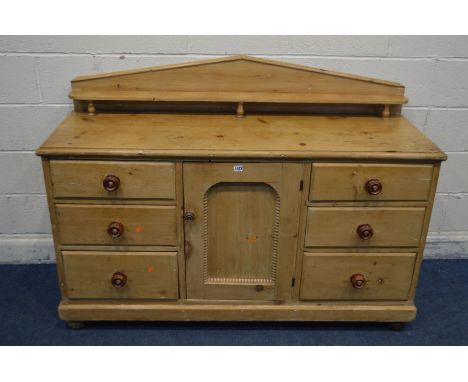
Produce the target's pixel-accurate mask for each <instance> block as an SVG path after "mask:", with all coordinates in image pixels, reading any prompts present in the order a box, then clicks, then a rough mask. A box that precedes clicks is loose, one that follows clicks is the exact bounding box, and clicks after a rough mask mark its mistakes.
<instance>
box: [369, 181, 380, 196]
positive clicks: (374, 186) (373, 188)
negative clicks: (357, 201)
mask: <svg viewBox="0 0 468 382" xmlns="http://www.w3.org/2000/svg"><path fill="white" fill-rule="evenodd" d="M366 190H367V192H368V193H369V194H370V195H378V194H380V193H381V192H382V183H381V182H380V180H378V179H369V180H368V181H367V183H366Z"/></svg>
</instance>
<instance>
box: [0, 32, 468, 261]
mask: <svg viewBox="0 0 468 382" xmlns="http://www.w3.org/2000/svg"><path fill="white" fill-rule="evenodd" d="M231 54H252V55H257V56H261V57H266V58H272V59H277V60H284V61H288V62H293V63H298V64H304V65H310V66H316V67H321V68H324V69H331V70H337V71H343V72H349V73H354V74H361V75H365V76H375V77H377V78H381V79H387V80H393V81H398V82H401V83H402V84H404V85H405V86H406V89H407V90H406V92H407V95H408V97H409V100H410V101H409V103H408V105H406V106H405V108H404V115H405V116H407V117H408V118H409V119H410V120H411V121H412V122H413V123H414V124H415V125H416V126H418V128H420V129H421V130H422V131H423V132H424V133H425V134H426V135H428V136H429V137H430V138H431V139H433V140H434V141H435V142H436V143H437V144H438V145H439V146H440V147H441V148H442V149H443V150H445V151H446V152H447V153H448V162H446V163H444V164H443V166H442V173H441V179H440V184H439V187H438V190H437V198H436V202H435V206H434V210H433V215H432V221H431V226H430V235H429V240H428V245H427V248H426V253H425V255H426V257H468V152H467V148H468V37H466V36H465V37H463V36H445V37H442V36H414V37H413V36H411V37H410V36H3V37H0V262H3V263H21V262H27V263H29V262H51V261H54V253H53V248H52V239H51V234H50V232H51V229H50V222H49V215H48V210H47V203H46V197H45V190H44V183H43V178H42V171H41V165H40V159H39V158H38V157H36V156H35V154H34V150H35V149H36V148H37V146H38V145H39V144H41V143H42V141H43V140H44V139H45V138H46V137H47V136H48V134H49V133H50V132H52V130H53V129H54V128H55V127H56V126H57V125H58V123H59V122H60V121H61V120H62V119H63V118H64V117H65V115H66V114H67V113H68V112H70V111H71V109H72V108H71V102H70V99H69V98H68V92H69V89H70V80H71V79H72V78H73V77H74V76H77V75H84V74H92V73H99V72H108V71H115V70H123V69H129V68H138V67H144V66H156V65H163V64H170V63H178V62H183V61H190V60H198V59H206V58H211V57H218V56H223V55H231Z"/></svg>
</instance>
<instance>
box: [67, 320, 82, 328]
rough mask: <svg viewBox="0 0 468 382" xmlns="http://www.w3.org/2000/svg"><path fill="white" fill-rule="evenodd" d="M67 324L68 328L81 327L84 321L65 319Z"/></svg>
mask: <svg viewBox="0 0 468 382" xmlns="http://www.w3.org/2000/svg"><path fill="white" fill-rule="evenodd" d="M67 326H68V327H69V328H70V329H83V328H84V326H85V323H84V322H83V321H67Z"/></svg>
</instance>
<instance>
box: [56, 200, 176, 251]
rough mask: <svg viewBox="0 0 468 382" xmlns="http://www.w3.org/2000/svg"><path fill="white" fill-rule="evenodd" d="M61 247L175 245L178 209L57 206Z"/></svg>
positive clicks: (82, 205)
mask: <svg viewBox="0 0 468 382" xmlns="http://www.w3.org/2000/svg"><path fill="white" fill-rule="evenodd" d="M56 210H57V220H58V229H59V238H60V242H61V243H62V244H94V245H175V244H176V208H175V206H147V205H145V206H135V205H131V206H130V205H129V206H122V205H119V206H115V205H90V204H57V205H56Z"/></svg>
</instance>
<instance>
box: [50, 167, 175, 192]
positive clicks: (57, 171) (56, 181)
mask: <svg viewBox="0 0 468 382" xmlns="http://www.w3.org/2000/svg"><path fill="white" fill-rule="evenodd" d="M50 170H51V177H52V183H53V189H54V196H55V197H60V198H109V199H114V198H139V199H169V200H174V199H175V165H174V163H154V162H112V161H71V160H70V161H63V160H61V161H60V160H53V161H51V162H50ZM106 188H107V189H106Z"/></svg>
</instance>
